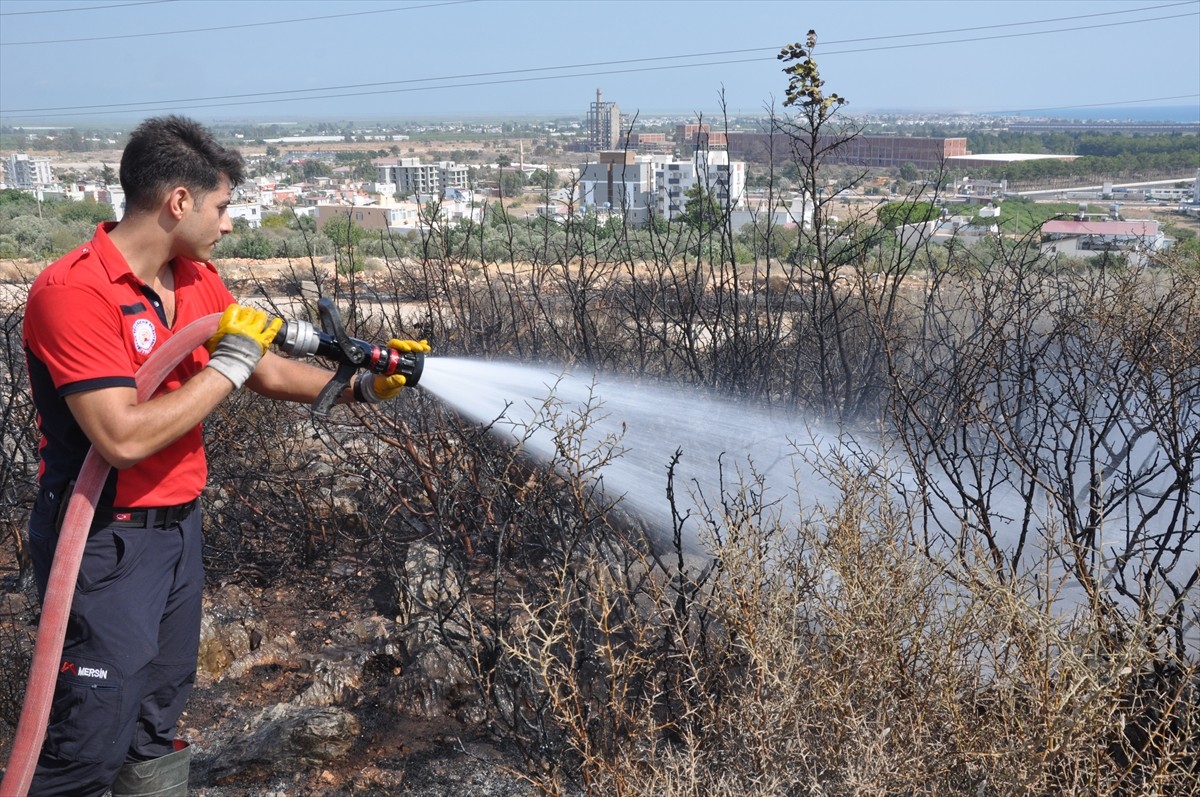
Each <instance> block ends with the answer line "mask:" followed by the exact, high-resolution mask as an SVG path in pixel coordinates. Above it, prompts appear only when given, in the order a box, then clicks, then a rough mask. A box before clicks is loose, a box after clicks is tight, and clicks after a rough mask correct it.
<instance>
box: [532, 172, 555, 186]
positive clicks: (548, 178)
mask: <svg viewBox="0 0 1200 797" xmlns="http://www.w3.org/2000/svg"><path fill="white" fill-rule="evenodd" d="M529 182H530V183H531V184H533V185H536V186H537V187H538V188H542V189H544V190H546V191H553V190H554V189H555V188H558V173H557V172H556V171H554V169H537V170H535V171H534V173H533V174H531V175H530V176H529Z"/></svg>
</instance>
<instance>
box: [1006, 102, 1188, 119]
mask: <svg viewBox="0 0 1200 797" xmlns="http://www.w3.org/2000/svg"><path fill="white" fill-rule="evenodd" d="M988 115H991V114H988ZM1004 116H1008V117H1013V116H1023V117H1028V118H1030V119H1079V120H1086V121H1098V122H1099V121H1103V122H1174V123H1176V124H1187V123H1191V124H1195V123H1198V122H1200V102H1197V103H1193V104H1191V105H1157V106H1155V105H1147V106H1140V107H1134V106H1130V107H1128V108H1123V107H1113V106H1107V107H1104V108H1039V109H1037V110H1036V111H1006V112H1005V113H1004Z"/></svg>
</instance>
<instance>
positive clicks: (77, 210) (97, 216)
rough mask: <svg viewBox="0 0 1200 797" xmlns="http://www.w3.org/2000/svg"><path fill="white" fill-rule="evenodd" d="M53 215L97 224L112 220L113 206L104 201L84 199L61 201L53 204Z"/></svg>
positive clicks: (62, 218)
mask: <svg viewBox="0 0 1200 797" xmlns="http://www.w3.org/2000/svg"><path fill="white" fill-rule="evenodd" d="M54 217H55V218H57V219H59V220H60V221H67V222H70V221H85V222H87V223H89V224H99V223H100V222H102V221H112V220H113V208H112V205H109V204H108V203H106V202H97V201H96V200H94V199H91V198H89V199H85V200H83V201H82V202H61V203H58V204H56V205H55V206H54Z"/></svg>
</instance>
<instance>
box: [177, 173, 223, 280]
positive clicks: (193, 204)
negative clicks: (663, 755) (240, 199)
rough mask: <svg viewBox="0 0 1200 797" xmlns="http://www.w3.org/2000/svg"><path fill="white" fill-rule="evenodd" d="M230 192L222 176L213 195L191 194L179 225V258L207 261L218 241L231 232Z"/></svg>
mask: <svg viewBox="0 0 1200 797" xmlns="http://www.w3.org/2000/svg"><path fill="white" fill-rule="evenodd" d="M231 195H232V189H231V187H230V185H229V178H227V177H225V176H224V175H221V183H220V185H218V186H217V187H216V188H214V189H213V190H212V191H208V192H207V193H203V194H192V195H191V196H190V197H189V199H188V203H187V206H186V208H185V212H184V215H183V218H182V219H180V222H179V232H180V234H179V236H178V241H179V243H180V250H179V252H178V253H179V254H181V255H183V256H185V257H189V258H191V259H192V260H208V259H209V258H210V257H212V252H213V248H214V247H215V246H216V245H217V242H218V241H220V240H221V237H222V236H224V235H226V234H227V233H230V232H232V231H233V220H232V219H230V218H229V202H230V199H231Z"/></svg>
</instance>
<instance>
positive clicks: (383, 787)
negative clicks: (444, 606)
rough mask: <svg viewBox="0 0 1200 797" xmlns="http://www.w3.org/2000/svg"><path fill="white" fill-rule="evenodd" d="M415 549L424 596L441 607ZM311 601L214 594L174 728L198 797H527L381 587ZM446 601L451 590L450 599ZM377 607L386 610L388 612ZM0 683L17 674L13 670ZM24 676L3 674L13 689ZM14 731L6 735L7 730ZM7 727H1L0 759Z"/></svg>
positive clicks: (17, 593)
mask: <svg viewBox="0 0 1200 797" xmlns="http://www.w3.org/2000/svg"><path fill="white" fill-rule="evenodd" d="M9 548H10V547H9V546H7V545H6V546H4V547H3V549H4V551H3V553H2V554H0V579H2V586H3V593H2V597H0V626H2V628H0V634H2V639H3V640H4V641H5V645H6V646H9V645H11V644H12V642H13V640H14V639H17V638H20V637H26V638H29V639H31V637H32V633H33V623H34V622H35V620H36V610H35V608H34V605H33V602H32V601H31V600H30V598H29V596H28V594H27V593H26V592H25V591H22V590H20V589H18V588H17V585H16V571H15V563H14V562H13V561H12V556H11V550H10V549H9ZM435 560H436V556H434V555H433V552H432V550H431V549H422V548H421V547H420V546H416V547H414V549H413V553H412V554H411V555H410V557H409V561H410V562H411V563H412V564H411V565H410V568H409V575H410V576H416V578H415V579H414V581H413V582H412V583H413V585H415V588H416V589H419V590H425V591H426V592H427V593H429V594H430V595H436V594H445V593H446V590H447V588H448V587H447V584H446V582H445V581H444V580H443V578H444V575H445V574H444V573H443V572H442V571H440V569H439V568H437V567H436V566H432V565H430V563H431V562H433V561H435ZM306 581H307V582H308V586H307V587H303V588H298V587H297V585H295V584H279V585H272V586H267V587H255V586H251V585H248V584H245V583H228V584H224V585H215V586H211V585H210V589H209V591H208V595H207V598H206V605H205V615H204V630H203V633H202V641H201V656H200V674H199V678H198V683H197V688H196V691H195V693H194V695H193V697H192V699H191V701H190V702H189V704H188V709H187V711H186V713H185V715H184V717H183V719H182V721H181V735H183V736H184V737H185V738H187V739H189V740H190V741H191V743H192V745H193V748H194V751H195V758H194V760H193V765H192V778H191V793H192V794H195V795H197V797H251V796H252V795H253V797H263V796H264V795H276V796H278V797H283V795H287V796H288V797H292V795H313V796H315V795H414V796H417V797H451V796H452V795H453V797H463V795H502V796H505V797H508V796H511V797H516V796H517V795H530V794H533V793H534V791H533V789H532V788H531V787H530V786H529V785H528V784H527V783H526V782H524V781H523V779H522V777H521V776H520V774H519V773H520V770H521V768H522V759H521V756H520V755H519V754H518V752H517V751H516V750H514V749H513V747H512V746H511V745H510V744H508V743H507V742H506V740H505V738H504V735H503V734H502V733H501V732H499V731H498V730H497V729H496V728H495V727H494V726H492V725H490V724H489V723H488V711H487V706H486V705H484V703H483V702H482V700H481V699H480V698H479V697H478V692H477V690H475V689H474V688H473V686H474V684H472V683H471V682H470V676H469V673H467V672H466V669H465V668H464V667H463V666H462V664H461V663H460V661H459V660H458V659H457V658H456V657H455V656H454V654H453V653H452V652H451V651H449V650H448V649H446V648H445V647H444V646H443V645H442V644H441V643H440V642H439V641H438V639H439V638H438V636H437V635H435V634H434V633H432V625H431V618H430V617H422V616H419V615H414V614H411V613H409V614H407V616H406V613H405V612H404V611H403V610H401V611H400V612H399V613H398V614H391V613H390V612H389V613H388V614H383V613H380V611H379V609H381V608H384V609H389V610H396V607H395V606H394V605H390V606H382V605H381V604H380V601H379V598H378V595H375V596H374V597H373V596H372V594H371V593H372V586H373V585H374V584H376V583H377V582H376V580H375V579H374V578H373V576H372V574H371V573H370V572H368V571H367V569H365V567H364V563H362V562H355V561H351V560H346V561H342V562H338V563H336V565H335V566H334V567H333V568H332V569H331V571H330V572H329V573H326V574H322V575H321V576H320V577H318V578H311V577H310V578H308V579H306ZM449 588H450V589H453V587H452V586H451V587H449ZM384 603H385V604H386V603H388V602H387V601H384ZM4 666H5V669H6V670H8V669H9V668H11V667H14V666H15V665H14V664H13V660H12V658H11V657H9V658H6V660H5V665H4ZM24 677H25V672H20V673H15V672H8V671H6V672H5V673H4V679H5V681H6V682H9V686H11V685H12V682H14V681H17V680H23V679H24ZM5 719H8V718H7V717H5ZM13 729H14V728H13V725H11V724H9V723H8V722H0V757H4V758H6V757H7V754H8V748H9V745H10V743H11V734H12V732H13Z"/></svg>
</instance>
